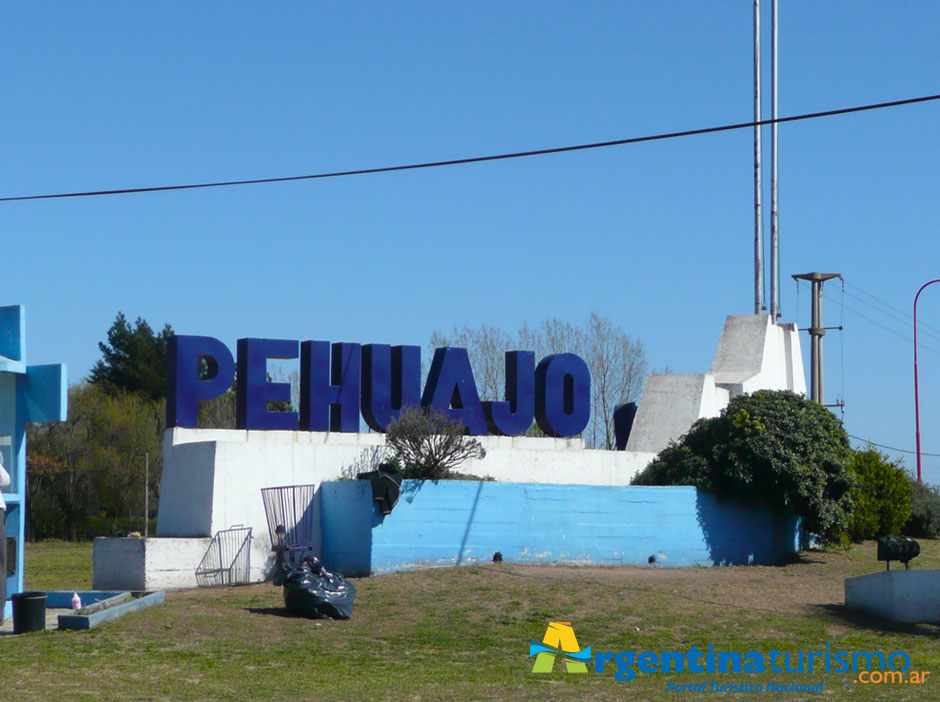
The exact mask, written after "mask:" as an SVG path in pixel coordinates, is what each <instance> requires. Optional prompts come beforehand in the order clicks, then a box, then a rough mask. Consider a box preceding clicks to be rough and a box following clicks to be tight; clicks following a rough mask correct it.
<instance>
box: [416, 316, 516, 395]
mask: <svg viewBox="0 0 940 702" xmlns="http://www.w3.org/2000/svg"><path fill="white" fill-rule="evenodd" d="M446 346H456V347H459V348H465V349H467V353H468V354H469V356H470V365H471V366H472V367H473V377H474V379H475V380H476V384H477V392H478V393H479V394H480V397H481V398H483V399H493V400H495V399H499V398H501V397H502V396H503V391H504V389H505V386H506V380H505V368H504V365H505V364H504V361H503V354H504V353H505V352H506V351H507V350H509V349H510V347H511V346H512V339H511V337H510V336H509V334H507V333H506V332H504V331H503V330H502V329H498V328H497V327H492V326H490V325H488V324H481V325H480V327H479V329H474V328H472V327H461V328H460V329H458V328H457V327H454V331H453V332H452V333H451V335H450V336H445V335H444V334H442V333H441V332H439V331H435V332H433V333H432V334H431V349H432V353H433V349H438V348H444V347H446Z"/></svg>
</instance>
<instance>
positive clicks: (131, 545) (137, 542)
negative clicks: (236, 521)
mask: <svg viewBox="0 0 940 702" xmlns="http://www.w3.org/2000/svg"><path fill="white" fill-rule="evenodd" d="M211 542H212V539H210V538H190V539H167V538H149V539H139V538H133V537H128V538H113V539H112V538H103V537H101V538H97V539H95V542H94V546H93V551H92V562H93V568H94V576H93V580H92V587H93V588H94V589H95V590H137V591H142V590H151V591H152V590H178V589H186V588H194V587H196V586H197V583H196V569H197V568H198V567H199V563H200V561H202V557H203V556H204V555H205V553H206V549H208V548H209V544H210V543H211ZM250 548H251V552H250V555H249V565H250V567H249V579H250V581H251V582H253V583H256V582H263V581H264V580H265V579H267V578H268V577H269V576H270V575H271V571H272V570H273V568H274V564H275V556H274V552H273V551H271V540H270V539H269V538H268V533H267V529H265V531H264V533H263V534H261V535H260V537H259V535H258V534H256V533H254V532H253V533H252V538H251V547H250Z"/></svg>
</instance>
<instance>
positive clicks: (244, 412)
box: [166, 336, 591, 436]
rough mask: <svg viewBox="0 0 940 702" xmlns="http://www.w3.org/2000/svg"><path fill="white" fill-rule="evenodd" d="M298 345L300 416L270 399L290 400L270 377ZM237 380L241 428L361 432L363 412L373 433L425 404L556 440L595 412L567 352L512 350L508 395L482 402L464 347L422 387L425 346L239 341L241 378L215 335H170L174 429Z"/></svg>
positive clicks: (494, 429) (580, 371) (586, 380)
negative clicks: (271, 365) (271, 368)
mask: <svg viewBox="0 0 940 702" xmlns="http://www.w3.org/2000/svg"><path fill="white" fill-rule="evenodd" d="M298 346H299V347H300V408H299V409H300V412H299V414H298V413H297V412H274V411H269V410H268V403H270V402H284V403H287V402H290V399H291V395H290V384H289V383H284V382H272V381H271V380H269V379H268V374H267V362H268V359H269V358H282V359H291V358H297V349H298ZM200 364H204V365H203V367H202V368H200ZM200 370H202V371H203V373H204V377H202V378H200ZM206 371H207V372H206ZM233 381H236V391H237V401H238V419H237V425H238V428H239V429H281V430H296V429H301V430H303V431H341V432H357V431H359V421H360V419H359V418H360V414H361V416H362V419H363V420H365V423H366V424H367V425H368V426H369V427H370V428H371V429H373V430H374V431H385V430H386V429H387V428H388V424H389V422H390V421H392V420H393V419H395V418H396V417H397V416H398V415H399V414H400V413H401V411H402V410H404V409H405V408H407V407H417V406H419V405H420V406H423V407H433V408H434V409H439V410H442V411H444V412H446V413H447V414H448V416H450V417H451V418H452V419H455V420H459V421H461V422H463V424H464V426H465V427H466V428H467V431H468V432H469V433H470V434H477V435H481V434H486V433H493V434H502V435H504V436H516V435H519V434H522V433H524V432H525V431H526V430H527V429H528V428H529V427H530V426H532V420H533V418H534V419H535V421H536V422H538V425H539V427H540V428H541V429H542V431H544V432H545V433H546V434H548V435H549V436H577V435H578V434H580V433H581V432H582V431H584V428H585V427H586V426H587V423H588V420H589V419H590V416H591V374H590V371H589V370H588V367H587V365H586V364H585V363H584V361H583V360H581V358H579V357H578V356H575V355H574V354H570V353H560V354H553V355H551V356H546V357H545V358H543V359H542V361H541V362H540V363H539V364H538V367H536V366H535V354H534V353H532V352H531V351H509V352H507V353H506V392H505V395H504V399H503V400H501V401H487V402H480V396H479V394H478V393H477V385H476V381H475V380H474V378H473V369H472V368H471V367H470V357H469V355H468V354H467V350H466V349H460V348H442V349H437V350H436V351H435V352H434V358H433V360H432V361H431V369H430V372H429V373H428V379H427V383H426V384H425V386H424V392H423V393H422V392H421V388H420V385H421V349H420V347H418V346H389V345H388V344H366V345H364V346H360V345H359V344H347V343H334V344H331V343H330V342H329V341H304V342H303V343H299V342H297V341H294V340H286V339H239V340H238V372H237V374H236V372H235V362H234V360H233V359H232V354H231V352H230V351H229V350H228V349H227V348H226V347H225V344H223V343H222V342H221V341H219V340H218V339H213V338H212V337H208V336H173V337H170V340H169V346H168V358H167V382H168V391H167V412H166V416H167V426H169V427H195V426H196V425H197V416H198V410H199V401H200V400H209V399H212V398H214V397H218V396H220V395H222V394H223V393H225V392H226V390H228V389H229V388H230V387H231V386H232V382H233Z"/></svg>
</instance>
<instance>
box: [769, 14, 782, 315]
mask: <svg viewBox="0 0 940 702" xmlns="http://www.w3.org/2000/svg"><path fill="white" fill-rule="evenodd" d="M770 4H771V14H772V19H771V25H772V26H771V41H770V83H771V91H770V113H771V118H772V119H773V120H774V122H773V124H772V125H771V131H770V142H771V146H770V319H771V320H772V321H774V322H776V321H777V318H778V317H779V316H780V254H779V243H780V242H779V230H778V227H777V215H778V207H777V121H776V120H777V0H771V2H770Z"/></svg>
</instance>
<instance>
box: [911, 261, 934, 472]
mask: <svg viewBox="0 0 940 702" xmlns="http://www.w3.org/2000/svg"><path fill="white" fill-rule="evenodd" d="M934 283H940V278H937V279H936V280H931V281H929V282H927V283H924V284H923V285H921V286H920V290H918V291H917V294H916V295H914V426H915V429H916V432H917V433H916V439H917V482H918V483H922V482H923V480H922V479H921V474H920V394H919V392H918V388H917V298H919V297H920V294H921V293H922V292H924V288H926V287H927V286H928V285H933V284H934Z"/></svg>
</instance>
